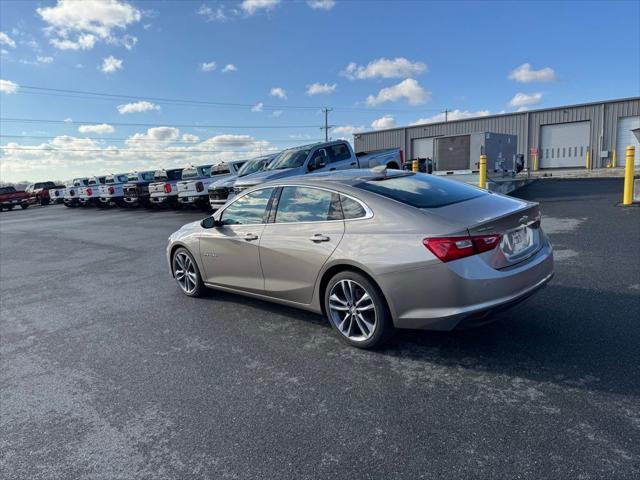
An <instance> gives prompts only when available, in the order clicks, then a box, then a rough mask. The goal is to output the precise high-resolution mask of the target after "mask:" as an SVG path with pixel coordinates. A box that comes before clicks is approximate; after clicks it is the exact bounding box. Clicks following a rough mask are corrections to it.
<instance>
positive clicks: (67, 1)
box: [36, 0, 142, 50]
mask: <svg viewBox="0 0 640 480" xmlns="http://www.w3.org/2000/svg"><path fill="white" fill-rule="evenodd" d="M36 12H37V13H38V15H40V17H41V18H42V20H43V21H44V22H45V23H46V24H47V27H46V29H45V32H46V34H47V35H49V36H50V37H51V38H50V40H49V41H50V43H51V44H52V45H53V46H54V47H56V48H59V49H62V50H89V49H91V48H93V47H94V45H95V44H96V41H97V40H102V41H105V42H109V43H121V44H124V45H125V47H126V46H127V45H129V46H132V42H133V40H132V38H134V37H129V39H128V40H123V39H121V38H119V37H117V36H116V35H115V34H114V31H116V30H125V29H126V28H127V26H129V25H130V24H133V23H136V22H139V21H140V19H141V18H142V13H141V12H140V10H138V9H137V8H135V7H134V6H132V5H131V4H129V3H127V2H124V1H120V0H84V1H83V2H78V1H76V0H58V3H57V4H56V5H55V6H52V7H41V8H37V9H36ZM123 42H124V43H123ZM133 44H135V42H133ZM128 48H130V47H128Z"/></svg>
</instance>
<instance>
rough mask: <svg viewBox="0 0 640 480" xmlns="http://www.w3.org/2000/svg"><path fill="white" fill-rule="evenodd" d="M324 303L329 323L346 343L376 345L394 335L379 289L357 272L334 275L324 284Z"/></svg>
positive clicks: (365, 345)
mask: <svg viewBox="0 0 640 480" xmlns="http://www.w3.org/2000/svg"><path fill="white" fill-rule="evenodd" d="M324 305H325V312H326V314H327V316H328V317H329V322H330V323H331V326H332V327H333V329H334V330H335V331H336V332H338V336H339V337H340V338H341V339H342V340H343V341H344V342H345V343H347V344H349V345H352V346H354V347H358V348H375V347H378V346H380V345H382V344H383V343H384V342H386V341H387V340H388V339H389V338H391V336H392V335H393V332H394V327H393V321H392V319H391V314H390V313H389V308H388V306H387V302H386V301H385V299H384V297H383V295H382V292H380V289H379V288H378V286H377V285H375V284H374V283H373V282H372V281H371V280H369V279H368V278H366V277H365V276H364V275H361V274H360V273H357V272H353V271H343V272H340V273H338V274H336V275H334V276H333V278H331V280H329V283H328V284H327V288H326V290H325V298H324Z"/></svg>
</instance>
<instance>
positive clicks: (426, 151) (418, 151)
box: [411, 138, 433, 160]
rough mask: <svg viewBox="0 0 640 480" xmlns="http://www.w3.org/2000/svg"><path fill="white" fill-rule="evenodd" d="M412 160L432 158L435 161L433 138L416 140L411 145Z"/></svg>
mask: <svg viewBox="0 0 640 480" xmlns="http://www.w3.org/2000/svg"><path fill="white" fill-rule="evenodd" d="M411 154H412V157H411V160H413V159H416V158H430V159H432V160H433V138H415V139H414V140H413V141H412V143H411Z"/></svg>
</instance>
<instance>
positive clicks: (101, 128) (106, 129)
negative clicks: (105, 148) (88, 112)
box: [78, 123, 115, 135]
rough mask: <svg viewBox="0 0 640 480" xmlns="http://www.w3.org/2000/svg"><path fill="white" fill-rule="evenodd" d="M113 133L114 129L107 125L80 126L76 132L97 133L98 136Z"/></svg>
mask: <svg viewBox="0 0 640 480" xmlns="http://www.w3.org/2000/svg"><path fill="white" fill-rule="evenodd" d="M114 131H115V129H114V128H113V127H112V126H111V125H109V124H107V123H101V124H100V125H80V126H79V127H78V132H80V133H97V134H98V135H104V134H106V133H113V132H114Z"/></svg>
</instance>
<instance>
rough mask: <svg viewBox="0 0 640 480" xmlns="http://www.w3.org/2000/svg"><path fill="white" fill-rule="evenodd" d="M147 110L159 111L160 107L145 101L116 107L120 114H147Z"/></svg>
mask: <svg viewBox="0 0 640 480" xmlns="http://www.w3.org/2000/svg"><path fill="white" fill-rule="evenodd" d="M149 110H160V107H159V106H158V105H156V104H155V103H151V102H147V101H146V100H141V101H139V102H133V103H125V104H124V105H118V112H120V113H121V114H124V113H138V112H148V111H149Z"/></svg>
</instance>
